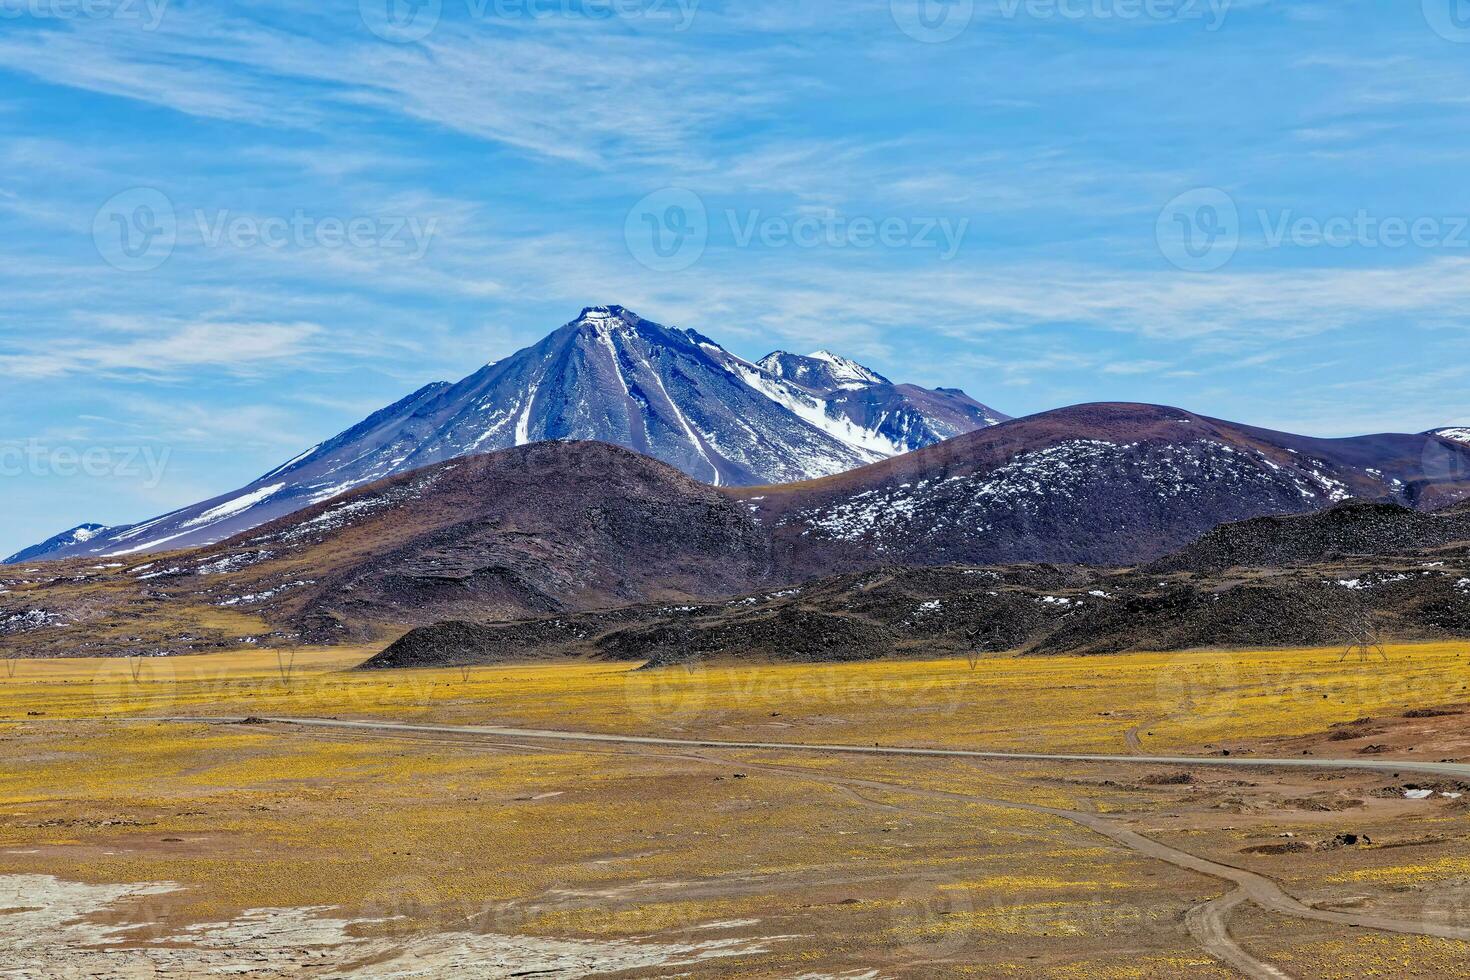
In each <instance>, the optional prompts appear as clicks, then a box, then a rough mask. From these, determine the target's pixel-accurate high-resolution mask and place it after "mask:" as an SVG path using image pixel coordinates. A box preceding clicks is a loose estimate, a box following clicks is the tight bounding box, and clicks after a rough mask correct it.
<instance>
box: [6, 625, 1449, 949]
mask: <svg viewBox="0 0 1470 980" xmlns="http://www.w3.org/2000/svg"><path fill="white" fill-rule="evenodd" d="M372 652H373V651H371V650H367V649H335V650H333V649H312V650H305V649H304V650H302V651H300V652H299V653H298V654H297V655H296V656H295V659H294V661H292V660H291V659H290V655H289V654H287V655H284V657H278V655H277V654H275V653H273V652H270V651H258V650H251V651H241V652H238V653H232V654H225V655H215V656H210V657H195V658H175V659H167V660H164V659H149V660H144V661H134V662H127V661H88V660H72V661H45V662H39V661H24V662H18V663H15V664H14V665H13V666H14V673H13V674H11V673H10V671H9V670H8V669H6V665H5V664H3V663H0V752H3V753H4V758H5V765H4V766H3V768H0V971H3V969H4V968H6V967H7V966H9V967H11V968H15V964H21V965H22V966H24V967H25V968H27V969H31V970H32V971H33V972H32V973H30V974H26V973H21V974H20V975H22V976H27V975H35V976H48V975H65V974H64V972H63V971H65V970H75V971H84V970H93V971H95V972H96V973H97V974H98V975H102V976H111V975H115V976H120V977H121V976H130V975H162V976H195V975H199V974H201V973H205V972H208V971H210V970H215V969H229V968H238V967H240V965H241V964H242V963H245V964H248V965H249V966H250V967H251V968H252V969H255V970H257V971H258V972H256V973H254V974H252V975H257V976H335V975H343V973H344V972H348V973H349V974H350V975H363V976H410V975H423V976H436V975H442V974H445V973H448V972H456V973H458V974H460V975H464V976H505V975H509V974H512V973H516V972H538V971H545V975H551V976H581V975H607V976H655V975H658V976H662V975H668V974H669V973H682V974H687V975H694V976H729V975H741V976H760V977H813V978H815V977H874V978H876V977H886V976H892V977H910V976H914V977H919V976H925V977H927V976H1018V977H1021V976H1027V977H1029V976H1053V977H1094V976H1101V977H1176V976H1189V977H1229V976H1235V975H1238V974H1237V973H1235V972H1234V971H1232V970H1231V969H1230V968H1229V967H1227V966H1225V965H1224V964H1222V963H1221V961H1220V960H1219V959H1217V958H1215V957H1213V956H1211V955H1210V954H1209V953H1208V952H1207V951H1205V950H1204V949H1203V948H1202V947H1201V946H1200V945H1199V943H1198V942H1196V941H1195V939H1194V937H1193V936H1192V935H1191V933H1190V931H1189V928H1188V926H1187V922H1186V916H1187V915H1188V913H1189V912H1190V910H1191V909H1193V908H1195V907H1197V906H1200V905H1202V904H1203V903H1205V902H1208V901H1209V900H1211V899H1213V898H1217V897H1219V896H1221V895H1223V894H1225V893H1226V892H1227V891H1228V890H1229V888H1230V886H1229V885H1228V884H1227V883H1226V882H1223V881H1221V880H1218V879H1217V878H1214V877H1211V876H1210V875H1206V874H1199V873H1196V872H1192V871H1188V870H1185V869H1183V868H1181V867H1178V866H1176V865H1173V864H1170V863H1167V862H1163V861H1159V860H1156V859H1152V858H1149V857H1147V856H1145V855H1143V854H1140V853H1137V852H1136V851H1134V850H1130V849H1129V848H1127V847H1124V846H1121V845H1120V844H1119V843H1118V842H1117V841H1115V840H1111V839H1109V838H1107V837H1105V836H1101V835H1099V834H1097V833H1095V832H1093V831H1091V830H1089V829H1087V828H1086V827H1084V826H1080V825H1078V824H1077V823H1075V822H1073V821H1069V820H1067V819H1063V818H1060V817H1057V816H1052V815H1048V814H1044V813H1037V812H1032V811H1027V810H1019V809H1015V808H1014V807H1012V806H1010V805H1009V804H1023V805H1040V806H1047V807H1055V808H1059V809H1063V810H1068V811H1079V812H1083V813H1094V814H1101V815H1105V816H1107V817H1109V818H1110V819H1114V820H1116V821H1118V823H1119V825H1120V826H1126V827H1128V828H1129V829H1132V830H1134V831H1136V832H1139V833H1143V834H1145V835H1147V836H1149V837H1151V838H1153V839H1156V840H1160V841H1163V842H1166V843H1168V844H1169V845H1170V846H1173V847H1177V848H1180V849H1182V850H1185V851H1188V852H1190V853H1193V854H1198V855H1202V856H1205V857H1208V858H1209V859H1211V860H1215V861H1219V862H1221V863H1224V864H1230V865H1231V866H1244V867H1248V868H1250V869H1252V870H1254V871H1256V872H1258V873H1260V874H1264V875H1268V876H1270V877H1271V878H1272V879H1273V880H1276V881H1279V882H1281V883H1282V885H1283V887H1285V888H1287V889H1288V890H1289V891H1291V893H1292V894H1294V895H1295V896H1297V897H1299V898H1301V899H1302V900H1304V901H1312V902H1323V903H1327V905H1324V907H1328V905H1330V906H1331V907H1334V908H1335V907H1338V905H1335V904H1332V903H1346V904H1343V905H1342V907H1347V908H1352V909H1366V910H1369V911H1372V912H1375V913H1383V914H1390V913H1391V914H1393V915H1395V916H1398V917H1408V918H1412V919H1415V920H1416V921H1418V920H1423V919H1426V917H1427V918H1428V919H1429V920H1433V921H1436V922H1456V921H1460V919H1462V918H1464V916H1463V915H1462V914H1461V913H1462V912H1463V911H1464V909H1465V906H1464V905H1463V904H1461V902H1460V898H1461V896H1462V895H1464V894H1470V891H1466V890H1465V889H1466V886H1465V882H1467V881H1470V828H1467V827H1466V826H1465V824H1466V816H1465V811H1464V810H1462V809H1457V808H1455V806H1453V805H1452V804H1451V803H1450V802H1449V800H1448V798H1447V797H1446V798H1445V799H1443V800H1438V801H1426V802H1410V801H1407V800H1404V799H1401V798H1395V797H1399V796H1401V794H1398V793H1396V792H1395V793H1385V792H1384V787H1385V786H1386V785H1387V783H1386V782H1385V780H1384V779H1381V778H1378V777H1375V776H1358V775H1352V776H1343V777H1341V778H1337V777H1334V778H1332V779H1330V780H1328V779H1324V778H1323V777H1322V776H1318V775H1287V776H1281V775H1279V774H1274V773H1259V774H1258V773H1255V772H1252V773H1250V774H1239V773H1218V774H1207V773H1198V774H1196V778H1195V779H1194V781H1193V783H1192V784H1191V785H1174V784H1169V783H1166V782H1155V783H1150V782H1149V781H1148V779H1147V778H1146V777H1151V776H1154V775H1158V771H1157V768H1156V767H1147V766H1138V765H1117V766H1098V765H1087V764H1067V765H1062V764H1056V763H988V762H980V761H974V760H946V759H903V758H896V757H891V756H879V757H873V758H871V759H863V758H852V757H838V756H830V755H819V754H814V753H805V752H755V751H738V750H729V749H721V750H699V751H694V750H688V751H686V750H681V749H677V748H646V749H641V748H636V747H631V746H618V745H606V746H597V745H591V744H577V743H560V744H546V743H542V744H536V743H532V742H526V741H516V740H509V739H494V738H476V737H471V736H450V735H440V736H435V735H429V734H423V735H410V734H402V735H393V734H391V733H370V732H348V731H334V730H326V729H318V730H304V729H299V730H293V728H292V727H291V726H276V725H259V726H257V725H251V726H242V725H217V724H206V723H178V722H160V721H156V720H152V719H161V718H176V717H183V716H189V717H200V718H228V717H244V716H257V717H259V716H272V717H317V718H343V719H349V718H356V719H376V720H399V721H404V720H412V721H418V722H433V723H442V724H475V725H496V726H506V727H527V728H547V729H564V730H578V731H594V732H605V733H614V734H634V735H666V736H676V737H691V736H698V737H700V738H707V739H719V740H749V741H769V742H785V743H806V744H811V743H844V744H853V745H869V746H871V745H874V744H875V743H876V744H879V745H885V746H900V745H904V746H936V747H944V746H947V747H964V748H975V749H996V750H1020V751H1037V752H1069V751H1076V752H1107V753H1118V754H1126V753H1129V752H1131V751H1137V750H1138V749H1139V748H1141V749H1142V750H1145V751H1149V752H1159V753H1165V752H1181V753H1188V754H1203V753H1207V752H1214V751H1220V750H1221V747H1222V746H1224V747H1229V748H1230V749H1231V750H1232V751H1236V752H1250V751H1258V752H1259V753H1260V754H1262V755H1264V754H1266V753H1267V751H1268V750H1271V748H1272V747H1273V746H1287V745H1289V746H1290V747H1291V750H1292V751H1293V752H1294V753H1295V752H1299V751H1313V752H1315V753H1316V754H1318V755H1322V756H1327V755H1329V754H1331V753H1332V752H1333V751H1334V749H1333V746H1334V745H1336V744H1338V743H1333V742H1331V741H1327V738H1328V736H1327V733H1329V732H1330V731H1332V726H1334V725H1339V724H1341V723H1344V722H1353V721H1355V720H1358V719H1365V718H1372V719H1383V718H1390V717H1391V718H1400V717H1401V716H1402V715H1403V714H1404V713H1405V712H1406V711H1407V710H1409V709H1414V708H1427V707H1436V706H1441V705H1463V704H1465V703H1466V702H1470V693H1467V690H1466V684H1467V683H1470V676H1467V672H1470V658H1467V656H1466V653H1467V651H1466V650H1464V649H1463V648H1461V647H1459V646H1458V645H1453V644H1437V645H1417V646H1405V647H1397V648H1393V649H1391V650H1390V651H1389V656H1390V662H1389V663H1388V664H1383V663H1381V662H1380V663H1378V664H1376V665H1375V664H1363V663H1359V662H1357V661H1356V660H1350V661H1347V662H1340V656H1341V655H1340V652H1339V651H1323V650H1298V651H1276V652H1270V653H1265V652H1250V653H1213V652H1206V653H1193V654H1187V655H1162V654H1137V655H1128V656H1117V657H1106V658H1065V659H1014V658H1005V657H997V658H992V659H988V660H985V661H982V662H981V663H980V664H979V665H978V666H977V668H976V669H974V670H972V669H971V668H970V666H969V665H968V664H966V663H965V662H963V661H932V662H892V663H879V664H862V665H843V666H780V667H772V666H761V667H737V666H728V667H712V668H708V669H704V670H700V671H686V670H682V669H679V670H672V671H658V672H643V671H634V670H630V669H629V668H628V667H627V666H626V665H607V664H595V663H576V664H565V665H555V666H535V667H503V668H483V669H477V670H474V671H469V672H467V673H462V672H461V671H458V670H453V671H406V672H391V673H367V672H364V673H358V672H353V671H351V669H350V668H352V667H353V666H355V665H356V664H357V663H359V662H361V661H362V660H363V659H365V658H366V657H367V656H369V655H370V654H371V653H372ZM1451 721H1453V719H1451ZM1459 727H1460V728H1463V727H1464V726H1463V724H1460V726H1459ZM1446 730H1448V729H1446ZM1130 732H1131V733H1132V737H1131V738H1130ZM1377 737H1378V738H1381V739H1386V740H1390V741H1391V740H1393V739H1395V738H1398V734H1397V729H1393V728H1392V726H1388V727H1386V728H1385V734H1382V735H1379V736H1377ZM1405 737H1407V736H1405ZM1445 737H1446V738H1449V737H1450V736H1448V735H1447V736H1445ZM1313 739H1315V740H1316V741H1312V740H1313ZM1303 740H1305V741H1303ZM1414 741H1416V742H1422V743H1423V744H1415V745H1409V744H1407V743H1406V744H1403V745H1395V746H1394V751H1403V752H1405V753H1406V754H1405V756H1404V757H1405V758H1415V757H1428V756H1424V755H1423V753H1431V754H1432V753H1437V752H1441V751H1442V749H1441V747H1440V745H1439V744H1437V743H1435V742H1433V741H1432V740H1430V739H1428V738H1415V739H1414ZM1342 744H1344V745H1348V746H1349V747H1346V748H1343V749H1341V751H1342V752H1344V753H1347V752H1348V751H1350V750H1351V745H1356V744H1357V743H1351V745H1349V743H1342ZM1298 745H1301V746H1309V749H1298ZM1443 751H1444V753H1445V754H1453V752H1451V751H1450V750H1443ZM1467 754H1470V753H1467ZM1434 757H1435V758H1438V757H1440V756H1439V755H1435V756H1434ZM1349 800H1351V803H1352V805H1351V806H1349V805H1348V803H1349ZM1344 830H1351V831H1353V832H1357V833H1363V834H1367V835H1369V836H1371V837H1372V839H1373V840H1374V841H1375V842H1376V843H1375V845H1374V847H1372V848H1359V849H1343V850H1328V849H1322V850H1316V849H1314V850H1310V851H1302V852H1301V853H1280V854H1276V853H1271V854H1255V853H1249V854H1247V853H1244V852H1245V851H1247V850H1248V849H1250V848H1253V847H1257V846H1259V845H1262V844H1270V843H1272V842H1276V841H1280V840H1285V839H1288V838H1284V837H1283V836H1282V835H1283V834H1288V833H1289V834H1291V835H1292V837H1291V838H1289V839H1290V840H1302V841H1329V840H1331V838H1332V837H1333V835H1334V834H1336V833H1338V832H1340V831H1344ZM1426 841H1427V842H1429V843H1425V842H1426ZM1377 842H1381V843H1382V844H1383V845H1385V846H1379V845H1378V843H1377ZM7 888H8V889H10V895H11V897H10V898H8V899H7V893H6V892H5V891H4V889H7ZM7 909H19V910H20V911H18V912H7V911H6V910H7ZM44 909H50V910H52V912H51V914H50V915H49V917H48V915H47V914H43V912H42V911H38V910H44ZM68 916H70V918H68ZM1465 924H1466V925H1470V922H1466V923H1465ZM1232 933H1233V934H1234V935H1235V936H1236V938H1237V940H1238V941H1240V942H1241V944H1242V945H1243V946H1246V947H1247V948H1248V949H1250V950H1251V951H1252V952H1253V953H1254V954H1255V955H1257V956H1260V957H1262V958H1264V959H1267V960H1270V961H1271V962H1273V963H1276V964H1277V965H1279V966H1281V967H1283V968H1284V969H1287V970H1288V971H1289V972H1290V974H1291V975H1293V976H1301V977H1328V976H1348V975H1352V976H1361V975H1381V976H1401V975H1402V976H1420V975H1422V976H1429V975H1436V976H1445V975H1455V974H1456V973H1461V974H1463V973H1465V972H1466V971H1467V970H1470V945H1467V944H1465V943H1463V942H1459V941H1456V940H1451V939H1442V938H1432V937H1424V936H1414V935H1395V934H1389V933H1382V932H1369V931H1364V930H1356V929H1350V928H1347V927H1344V926H1335V925H1331V924H1324V923H1320V922H1309V921H1305V920H1301V919H1297V918H1284V917H1281V916H1279V915H1272V914H1268V913H1265V912H1261V911H1258V910H1255V909H1253V908H1249V907H1247V908H1246V909H1244V910H1242V911H1240V912H1239V913H1237V915H1236V916H1235V918H1234V919H1233V921H1232ZM7 941H8V943H9V945H10V949H9V951H8V952H7ZM7 958H9V960H10V962H9V963H7ZM348 967H351V970H350V971H348V970H347V968H348ZM413 969H422V970H426V971H428V972H423V973H419V974H414V973H413V972H412V970H413ZM48 970H49V971H54V972H53V973H48V972H47V971H48ZM129 970H135V971H142V970H152V971H154V972H153V973H151V974H143V973H133V974H130V973H128V972H127V971H129ZM108 971H112V972H108ZM476 971H481V972H476ZM1343 971H1349V972H1343Z"/></svg>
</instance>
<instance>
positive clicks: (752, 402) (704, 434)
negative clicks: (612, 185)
mask: <svg viewBox="0 0 1470 980" xmlns="http://www.w3.org/2000/svg"><path fill="white" fill-rule="evenodd" d="M806 364H810V365H812V366H813V368H812V369H810V370H798V369H797V368H798V366H800V365H806ZM788 366H789V367H790V368H791V369H790V370H789V371H788ZM1005 418H1006V416H1004V415H1001V414H999V413H998V412H996V411H995V410H993V409H990V408H987V407H986V406H984V405H981V404H979V403H978V402H976V401H974V400H972V399H971V398H969V397H968V396H967V395H965V394H964V392H961V391H956V390H953V389H944V390H939V391H928V390H926V389H923V388H917V387H914V386H911V385H894V384H893V383H892V382H890V381H888V380H887V379H886V378H883V377H882V376H880V375H878V374H877V373H876V372H873V371H870V370H868V369H867V368H864V367H862V366H861V365H859V364H856V363H855V362H852V361H848V360H845V359H842V358H839V357H837V356H835V355H832V354H828V353H825V352H820V353H819V354H817V355H814V356H813V357H811V358H802V357H795V356H793V355H789V354H785V353H780V352H778V353H776V354H772V355H770V356H768V357H767V358H765V359H764V360H762V361H761V362H760V363H759V364H752V363H750V362H747V361H744V360H742V359H740V358H739V357H736V356H735V355H734V354H731V353H730V352H729V351H727V350H725V349H724V348H723V347H721V346H720V345H719V344H717V343H715V342H714V341H713V340H710V339H709V338H708V337H705V336H703V335H701V334H699V333H696V332H694V331H692V330H679V329H674V328H670V327H665V326H661V325H659V324H657V323H653V322H652V321H649V320H644V319H643V318H641V317H639V316H638V315H637V314H636V313H633V312H631V311H629V310H625V309H623V308H622V307H618V306H610V307H595V308H589V309H587V310H584V311H583V312H582V315H581V316H579V317H578V318H577V319H576V320H573V321H572V322H571V323H568V324H567V325H565V326H563V327H562V328H560V329H559V330H557V331H555V332H554V333H552V334H551V335H550V336H548V337H546V338H545V339H544V340H542V341H541V342H540V343H538V344H536V345H535V346H534V347H530V348H527V349H526V350H523V351H520V352H519V353H517V354H515V355H513V356H511V357H508V358H506V359H505V360H502V361H498V362H496V363H494V364H490V365H488V366H487V367H485V368H482V369H481V370H479V371H477V372H476V373H475V374H473V375H471V376H470V377H468V378H466V379H464V380H463V381H461V382H459V383H458V384H453V385H451V384H448V383H442V382H441V383H437V384H432V385H429V386H427V387H425V388H423V389H421V390H419V391H416V392H414V393H413V394H412V395H409V396H408V397H407V398H405V399H403V400H402V401H400V402H397V403H396V404H394V405H390V406H388V407H387V408H385V409H383V410H382V411H380V412H377V413H376V414H374V415H372V416H371V417H369V418H367V419H365V420H364V421H363V422H361V423H359V424H358V425H356V426H354V427H352V428H351V429H349V430H347V431H346V432H343V433H341V434H340V435H338V436H336V437H334V438H332V439H329V440H327V441H326V442H324V443H322V444H320V445H318V446H314V447H313V448H311V449H310V450H308V451H307V452H305V453H303V454H301V455H300V456H298V457H296V458H295V459H293V460H291V461H289V462H287V463H286V464H285V465H283V466H281V467H279V468H277V469H275V470H272V471H271V472H270V473H267V474H265V475H264V476H262V477H260V478H259V479H258V480H256V481H254V482H253V483H251V484H249V485H248V486H245V487H242V488H240V489H239V490H236V491H234V492H232V493H229V494H225V495H223V496H220V497H216V498H214V499H211V500H206V501H203V502H201V503H198V504H195V505H193V506H190V507H185V508H183V509H181V510H178V511H175V512H173V513H171V514H166V515H164V516H162V517H159V518H155V519H153V520H150V521H145V522H143V523H141V524H137V525H132V526H128V527H119V528H110V529H106V530H100V529H99V530H98V532H97V533H95V534H94V535H92V536H91V537H90V538H88V539H86V540H63V539H53V542H48V543H47V546H39V547H37V548H33V549H27V551H26V552H22V553H21V555H20V556H14V557H13V558H12V559H10V560H25V561H35V560H37V559H41V558H47V559H55V558H67V557H91V556H112V557H117V556H128V555H138V554H142V553H145V552H151V551H157V550H160V549H164V548H168V549H177V548H186V547H198V546H202V545H207V544H212V543H214V542H218V541H221V540H223V539H225V538H227V537H229V536H231V535H234V534H238V533H240V532H241V531H245V530H248V529H250V528H253V527H257V526H259V525H261V524H263V523H265V522H267V521H269V520H273V519H275V518H277V517H281V516H284V515H286V514H290V513H293V512H295V511H298V510H300V509H302V508H304V507H310V506H312V505H313V504H318V503H321V502H323V501H326V500H329V499H331V498H333V497H336V496H338V495H340V494H343V493H346V492H347V491H349V490H352V489H354V488H356V487H359V486H365V485H367V484H369V483H372V482H374V481H376V480H381V479H384V478H385V477H389V476H393V475H396V474H399V473H405V472H409V471H411V470H415V469H419V468H421V467H424V466H430V465H433V464H435V463H441V462H444V461H446V460H450V459H456V458H459V457H462V456H466V455H472V454H477V453H487V452H493V451H495V450H499V449H506V448H510V447H514V446H522V445H526V444H528V443H532V442H539V441H543V440H597V441H602V442H608V443H612V444H614V445H619V446H625V447H627V448H629V449H632V450H634V451H636V452H638V453H642V454H643V455H646V456H651V457H653V458H655V459H659V460H663V461H664V462H666V463H669V464H671V465H673V466H676V467H678V468H679V469H681V470H683V471H684V472H685V473H688V474H689V475H691V476H693V477H695V478H696V479H698V480H702V481H704V482H706V483H709V484H712V485H715V486H732V485H749V484H764V483H783V482H788V481H793V480H807V479H812V478H816V477H823V476H829V475H831V474H834V473H840V472H843V471H845V470H849V469H853V468H854V467H858V466H863V465H865V464H868V463H872V462H875V461H877V460H881V459H885V458H888V457H890V456H894V455H897V454H900V453H905V452H909V451H910V450H913V449H918V448H920V447H922V446H927V445H932V444H933V443H936V442H939V441H941V440H943V439H948V438H951V437H952V436H956V435H959V434H961V433H965V432H970V431H972V430H974V429H977V428H980V427H983V426H987V425H993V424H995V423H996V422H999V421H1002V420H1004V419H1005Z"/></svg>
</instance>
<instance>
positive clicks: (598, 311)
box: [573, 304, 643, 324]
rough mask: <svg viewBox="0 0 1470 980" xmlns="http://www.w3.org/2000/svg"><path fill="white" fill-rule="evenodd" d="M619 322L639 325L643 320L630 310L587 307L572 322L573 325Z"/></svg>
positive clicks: (621, 307)
mask: <svg viewBox="0 0 1470 980" xmlns="http://www.w3.org/2000/svg"><path fill="white" fill-rule="evenodd" d="M614 320H619V321H622V322H623V323H629V324H635V323H641V322H642V321H643V318H642V317H641V316H639V315H638V314H637V313H634V312H633V311H632V310H630V309H628V308H626V307H623V306H617V305H616V304H614V305H612V306H588V307H586V308H584V309H583V310H582V314H581V315H580V316H579V317H577V319H576V320H575V321H573V322H575V323H607V322H609V321H614Z"/></svg>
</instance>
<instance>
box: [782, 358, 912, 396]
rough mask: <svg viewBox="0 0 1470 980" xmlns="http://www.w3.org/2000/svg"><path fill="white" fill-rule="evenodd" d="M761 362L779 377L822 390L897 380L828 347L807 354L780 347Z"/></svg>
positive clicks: (887, 383) (872, 384)
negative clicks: (891, 379) (794, 352)
mask: <svg viewBox="0 0 1470 980" xmlns="http://www.w3.org/2000/svg"><path fill="white" fill-rule="evenodd" d="M760 366H761V367H762V368H764V369H765V370H767V371H769V372H770V373H771V374H774V375H775V376H776V377H778V378H783V379H785V380H787V381H791V382H794V383H796V384H799V385H802V386H804V387H807V388H812V389H814V390H818V391H852V390H855V389H859V388H868V387H872V386H874V385H888V386H891V385H892V384H893V382H891V381H889V380H888V379H887V378H885V377H883V375H881V374H879V373H878V372H877V371H874V370H872V369H871V368H866V367H864V366H863V365H861V364H859V363H858V362H857V361H854V360H852V359H851V358H846V357H843V356H841V355H840V354H834V353H832V352H831V351H829V350H825V349H824V350H819V351H815V352H813V353H811V354H807V355H806V356H805V357H803V356H802V355H800V354H791V353H788V352H786V351H782V350H778V351H775V352H773V353H770V354H767V355H766V356H765V357H763V358H761V360H760Z"/></svg>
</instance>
